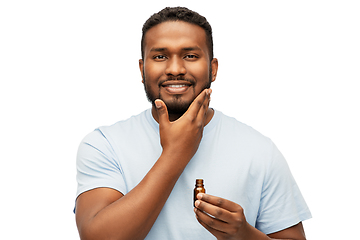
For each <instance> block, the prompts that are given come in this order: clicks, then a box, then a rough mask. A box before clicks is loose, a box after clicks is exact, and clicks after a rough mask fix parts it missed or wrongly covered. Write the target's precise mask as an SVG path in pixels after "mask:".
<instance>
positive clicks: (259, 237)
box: [241, 222, 270, 240]
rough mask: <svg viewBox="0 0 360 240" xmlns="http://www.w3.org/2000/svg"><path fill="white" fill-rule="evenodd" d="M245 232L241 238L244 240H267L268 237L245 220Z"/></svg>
mask: <svg viewBox="0 0 360 240" xmlns="http://www.w3.org/2000/svg"><path fill="white" fill-rule="evenodd" d="M244 232H246V234H245V235H244V237H243V238H241V239H244V240H245V239H246V240H269V239H270V238H269V237H268V236H267V235H266V234H265V233H263V232H261V231H260V230H258V229H256V228H255V227H253V226H251V225H250V224H249V223H248V222H246V226H245V231H244Z"/></svg>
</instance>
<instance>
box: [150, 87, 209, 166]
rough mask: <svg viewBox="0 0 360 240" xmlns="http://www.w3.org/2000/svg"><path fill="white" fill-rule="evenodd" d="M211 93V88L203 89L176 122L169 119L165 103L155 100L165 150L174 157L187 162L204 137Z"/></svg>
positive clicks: (162, 144)
mask: <svg viewBox="0 0 360 240" xmlns="http://www.w3.org/2000/svg"><path fill="white" fill-rule="evenodd" d="M210 94H211V89H205V90H203V91H202V92H201V93H200V94H199V95H198V96H197V97H196V98H195V100H194V101H193V102H192V103H191V105H190V107H189V109H188V110H187V111H186V112H185V113H184V115H183V116H181V117H180V118H179V119H178V120H176V121H174V122H170V121H169V115H168V111H167V108H166V105H165V103H164V102H163V101H162V100H160V99H157V100H155V105H156V109H157V113H158V118H159V131H160V139H161V146H162V147H163V152H169V153H171V155H172V156H173V157H174V158H177V157H179V158H181V159H184V160H186V161H187V162H188V161H190V159H191V158H192V157H193V156H194V154H195V153H196V151H197V149H198V147H199V144H200V141H201V138H202V133H203V129H204V126H205V124H206V119H207V117H206V114H207V112H208V108H209V102H210Z"/></svg>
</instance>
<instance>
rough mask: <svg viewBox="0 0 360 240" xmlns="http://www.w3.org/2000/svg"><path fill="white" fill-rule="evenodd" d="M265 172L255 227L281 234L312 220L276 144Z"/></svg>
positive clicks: (266, 231)
mask: <svg viewBox="0 0 360 240" xmlns="http://www.w3.org/2000/svg"><path fill="white" fill-rule="evenodd" d="M272 145H273V148H272V159H271V161H269V164H268V166H267V169H266V174H265V180H264V184H263V188H262V194H261V202H260V208H259V212H258V217H257V221H256V226H255V227H256V228H257V229H259V230H260V231H262V232H263V233H265V234H270V233H274V232H278V231H281V230H284V229H286V228H289V227H291V226H294V225H296V224H297V223H299V222H301V221H304V220H306V219H309V218H311V213H310V211H309V208H308V206H307V204H306V202H305V200H304V198H303V196H302V195H301V192H300V190H299V188H298V186H297V184H296V182H295V180H294V178H293V176H292V174H291V172H290V169H289V167H288V164H287V163H286V160H285V159H284V157H283V155H282V154H281V153H280V151H279V150H278V149H277V148H276V146H275V145H274V144H272Z"/></svg>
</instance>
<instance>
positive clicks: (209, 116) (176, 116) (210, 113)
mask: <svg viewBox="0 0 360 240" xmlns="http://www.w3.org/2000/svg"><path fill="white" fill-rule="evenodd" d="M151 113H152V115H153V117H154V119H155V121H156V122H157V123H159V117H158V114H157V111H156V108H155V106H153V107H152V108H151ZM181 116H182V115H181V114H169V121H170V122H174V121H176V120H178V119H179V118H180V117H181ZM213 116H214V109H212V108H209V109H208V110H207V113H206V120H205V126H206V125H207V124H208V123H209V122H210V121H211V119H212V117H213Z"/></svg>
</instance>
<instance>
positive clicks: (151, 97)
mask: <svg viewBox="0 0 360 240" xmlns="http://www.w3.org/2000/svg"><path fill="white" fill-rule="evenodd" d="M211 73H212V69H211V67H210V74H209V81H208V82H206V83H205V84H204V85H203V86H202V88H201V91H200V93H201V92H202V91H203V90H204V89H208V88H210V87H211V80H212V74H211ZM143 76H144V79H143V81H144V89H145V93H146V97H147V99H148V101H149V102H150V103H151V104H152V105H153V106H154V107H155V100H156V99H161V100H162V101H164V99H163V98H162V97H161V93H160V88H159V92H158V93H156V92H154V91H151V89H149V87H148V86H147V84H146V79H145V73H143ZM175 79H177V80H185V81H188V82H190V83H192V85H191V87H192V88H193V91H194V92H195V84H196V83H195V82H194V80H192V79H186V78H181V77H180V78H174V77H173V78H168V79H167V80H175ZM196 97H197V96H195V97H194V98H193V99H192V100H191V101H188V102H185V101H183V100H182V98H181V95H174V96H173V98H172V99H171V100H170V101H164V103H165V105H166V108H167V110H168V113H169V115H172V114H173V115H183V114H184V113H185V112H186V111H187V110H188V108H189V107H190V105H191V103H192V102H193V101H194V99H195V98H196Z"/></svg>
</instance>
